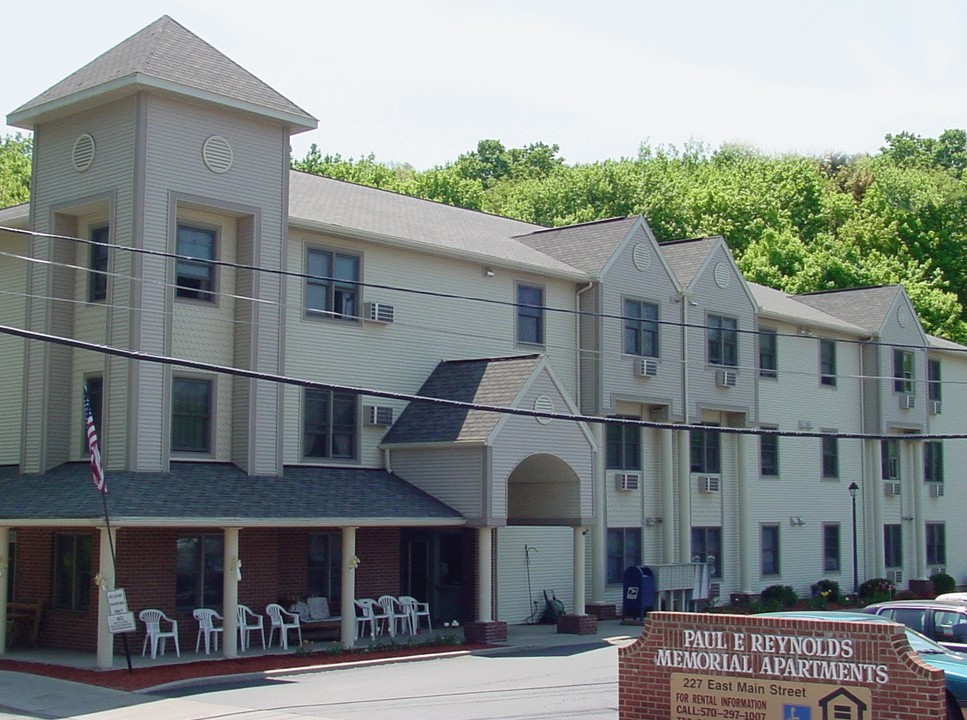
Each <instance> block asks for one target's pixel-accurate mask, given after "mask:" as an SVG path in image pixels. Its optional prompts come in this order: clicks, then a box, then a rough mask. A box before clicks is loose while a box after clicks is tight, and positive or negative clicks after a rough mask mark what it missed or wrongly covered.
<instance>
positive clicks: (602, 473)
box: [591, 423, 608, 605]
mask: <svg viewBox="0 0 967 720" xmlns="http://www.w3.org/2000/svg"><path fill="white" fill-rule="evenodd" d="M604 427H605V426H604V423H591V431H592V433H593V434H594V442H595V443H597V446H598V450H597V452H595V453H594V469H593V471H592V472H593V476H592V481H593V482H594V488H593V490H592V493H593V495H592V497H593V500H594V527H593V528H592V531H591V602H592V603H593V604H595V605H603V604H604V598H605V592H606V587H607V572H608V499H607V491H606V489H605V488H606V485H605V484H606V482H607V472H606V470H605V467H604V465H605V451H604V447H605V444H604V443H605V437H604Z"/></svg>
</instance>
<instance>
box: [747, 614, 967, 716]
mask: <svg viewBox="0 0 967 720" xmlns="http://www.w3.org/2000/svg"><path fill="white" fill-rule="evenodd" d="M763 615H765V616H768V617H784V618H793V619H797V620H837V621H840V622H844V621H845V622H885V623H889V622H894V623H895V622H896V621H894V620H890V619H889V618H886V617H883V616H882V615H872V614H867V613H862V612H821V611H818V610H817V611H809V610H801V611H800V610H790V611H787V612H772V613H763ZM896 624H900V623H896ZM902 627H903V629H904V630H905V631H906V634H907V641H908V642H909V643H910V647H911V648H913V651H914V652H916V653H918V654H919V655H920V659H921V660H923V661H924V662H925V663H927V665H932V666H933V667H935V668H939V669H941V670H943V671H944V674H945V675H946V681H947V692H946V697H947V720H964V710H963V708H967V655H962V654H961V653H958V652H954V651H953V650H948V649H947V648H945V647H944V646H943V645H941V644H939V643H937V642H934V641H933V640H931V639H930V638H928V637H925V636H924V635H921V634H920V633H918V632H917V631H916V630H913V629H911V628H909V627H907V626H905V625H903V626H902Z"/></svg>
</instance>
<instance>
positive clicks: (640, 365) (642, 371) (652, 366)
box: [635, 358, 658, 378]
mask: <svg viewBox="0 0 967 720" xmlns="http://www.w3.org/2000/svg"><path fill="white" fill-rule="evenodd" d="M657 374H658V361H657V360H655V358H640V359H638V360H635V375H637V376H638V377H643V378H650V377H655V375H657Z"/></svg>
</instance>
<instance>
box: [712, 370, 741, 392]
mask: <svg viewBox="0 0 967 720" xmlns="http://www.w3.org/2000/svg"><path fill="white" fill-rule="evenodd" d="M737 379H738V375H737V373H736V372H735V370H719V371H718V372H716V373H715V384H716V385H718V386H719V387H724V388H731V387H735V381H736V380H737Z"/></svg>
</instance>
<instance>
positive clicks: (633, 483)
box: [614, 472, 641, 490]
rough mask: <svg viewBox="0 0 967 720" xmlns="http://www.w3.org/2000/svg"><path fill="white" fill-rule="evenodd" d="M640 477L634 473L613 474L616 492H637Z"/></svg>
mask: <svg viewBox="0 0 967 720" xmlns="http://www.w3.org/2000/svg"><path fill="white" fill-rule="evenodd" d="M640 480H641V475H639V474H638V473H636V472H629V473H615V476H614V486H615V487H616V488H617V489H618V490H637V489H638V483H639V482H640Z"/></svg>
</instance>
